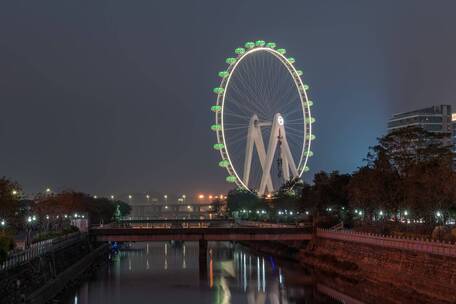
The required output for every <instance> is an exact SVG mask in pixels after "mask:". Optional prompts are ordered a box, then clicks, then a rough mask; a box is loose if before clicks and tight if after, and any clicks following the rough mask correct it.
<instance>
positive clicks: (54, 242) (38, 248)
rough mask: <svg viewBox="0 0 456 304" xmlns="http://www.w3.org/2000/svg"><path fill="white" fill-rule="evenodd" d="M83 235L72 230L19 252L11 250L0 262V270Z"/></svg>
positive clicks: (57, 248)
mask: <svg viewBox="0 0 456 304" xmlns="http://www.w3.org/2000/svg"><path fill="white" fill-rule="evenodd" d="M83 237H84V236H83V235H82V234H81V233H80V232H74V233H70V234H67V235H64V236H61V237H57V238H54V239H50V240H45V241H41V242H37V243H34V244H32V245H31V246H30V247H29V248H27V249H25V250H21V251H19V252H12V253H10V254H9V255H8V257H7V258H6V260H5V261H4V262H2V263H1V264H0V272H1V271H5V270H9V269H12V268H14V267H17V266H19V265H22V264H24V263H27V262H29V261H31V260H33V259H34V258H36V257H39V256H41V255H44V254H46V253H48V252H51V251H55V250H59V249H61V248H64V247H66V246H68V245H70V244H72V243H74V242H76V241H79V240H80V239H81V238H83Z"/></svg>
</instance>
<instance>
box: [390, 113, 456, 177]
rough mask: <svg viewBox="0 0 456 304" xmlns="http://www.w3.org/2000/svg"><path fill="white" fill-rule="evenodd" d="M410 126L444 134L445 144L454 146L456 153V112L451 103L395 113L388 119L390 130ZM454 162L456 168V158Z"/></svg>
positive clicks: (453, 149)
mask: <svg viewBox="0 0 456 304" xmlns="http://www.w3.org/2000/svg"><path fill="white" fill-rule="evenodd" d="M410 126H416V127H421V128H423V129H424V130H426V131H429V132H433V133H442V134H444V135H445V137H444V139H443V140H444V144H447V145H450V146H452V151H453V152H455V153H456V113H454V114H453V113H452V112H451V105H435V106H431V107H427V108H423V109H418V110H413V111H410V112H403V113H398V114H394V115H393V116H392V117H391V118H390V120H389V121H388V132H392V131H394V130H397V129H400V128H405V127H410ZM454 164H455V168H456V158H454Z"/></svg>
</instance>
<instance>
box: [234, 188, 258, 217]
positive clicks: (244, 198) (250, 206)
mask: <svg viewBox="0 0 456 304" xmlns="http://www.w3.org/2000/svg"><path fill="white" fill-rule="evenodd" d="M226 201H227V208H228V212H229V213H231V214H232V213H233V212H234V211H239V210H241V209H247V210H254V209H256V208H261V207H264V206H263V204H262V201H261V199H260V198H259V197H258V196H257V195H256V194H255V193H252V192H250V191H247V190H244V189H235V190H231V191H230V192H228V195H227V198H226Z"/></svg>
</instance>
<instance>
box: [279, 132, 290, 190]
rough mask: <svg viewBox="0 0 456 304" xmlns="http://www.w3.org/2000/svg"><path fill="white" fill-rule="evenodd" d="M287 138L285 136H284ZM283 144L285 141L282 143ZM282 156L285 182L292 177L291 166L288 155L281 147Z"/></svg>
mask: <svg viewBox="0 0 456 304" xmlns="http://www.w3.org/2000/svg"><path fill="white" fill-rule="evenodd" d="M284 138H285V137H284ZM282 145H283V143H282ZM280 158H282V173H283V179H284V180H285V182H287V181H288V180H289V179H290V168H289V167H288V157H287V155H286V153H285V151H284V150H283V147H282V149H280Z"/></svg>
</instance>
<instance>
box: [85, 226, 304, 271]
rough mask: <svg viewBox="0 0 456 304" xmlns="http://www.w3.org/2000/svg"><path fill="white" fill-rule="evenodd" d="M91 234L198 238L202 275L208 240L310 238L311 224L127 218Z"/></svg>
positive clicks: (126, 238)
mask: <svg viewBox="0 0 456 304" xmlns="http://www.w3.org/2000/svg"><path fill="white" fill-rule="evenodd" d="M90 235H91V236H92V237H93V238H95V239H96V240H97V241H109V242H147V241H198V242H199V267H200V274H201V275H203V276H205V275H207V263H206V260H207V242H208V241H309V240H310V239H311V238H312V234H311V229H310V226H309V225H304V226H302V225H301V226H298V225H283V224H272V223H261V222H243V221H238V222H234V221H233V220H210V219H202V220H196V219H186V220H156V219H155V220H147V219H138V218H136V219H134V218H131V219H124V220H123V221H121V222H120V223H117V224H110V225H104V226H101V225H100V226H95V227H92V228H91V229H90Z"/></svg>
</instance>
